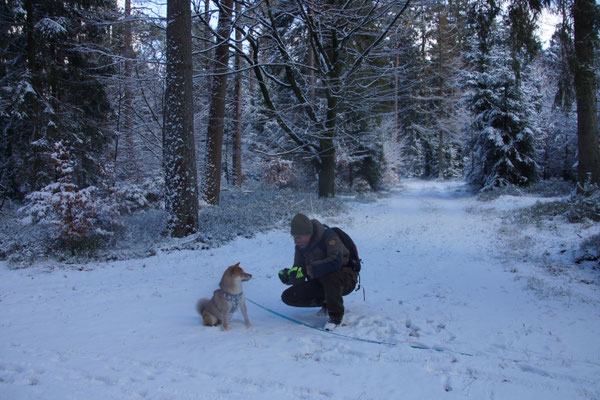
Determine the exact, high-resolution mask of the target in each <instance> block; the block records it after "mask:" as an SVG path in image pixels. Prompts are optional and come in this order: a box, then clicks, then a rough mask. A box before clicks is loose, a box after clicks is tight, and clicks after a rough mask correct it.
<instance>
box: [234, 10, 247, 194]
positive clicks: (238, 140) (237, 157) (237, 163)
mask: <svg viewBox="0 0 600 400" xmlns="http://www.w3.org/2000/svg"><path fill="white" fill-rule="evenodd" d="M235 12H236V15H238V16H239V15H241V14H242V3H241V2H237V3H236V5H235ZM235 40H236V43H237V45H238V46H240V47H241V41H242V32H240V31H239V30H237V31H236V32H235ZM241 69H242V57H241V55H240V54H239V53H237V54H236V56H235V70H236V76H235V132H234V137H233V160H232V161H233V174H234V180H233V182H234V184H235V185H236V186H241V185H242V182H243V180H244V179H243V176H242V130H243V126H242V100H243V94H242V75H243V74H242V72H241Z"/></svg>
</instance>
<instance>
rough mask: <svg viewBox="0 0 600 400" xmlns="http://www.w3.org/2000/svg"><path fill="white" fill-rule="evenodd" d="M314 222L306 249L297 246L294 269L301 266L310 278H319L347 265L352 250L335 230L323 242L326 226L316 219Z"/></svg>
mask: <svg viewBox="0 0 600 400" xmlns="http://www.w3.org/2000/svg"><path fill="white" fill-rule="evenodd" d="M312 224H313V234H312V237H311V239H310V242H309V243H308V246H306V248H304V249H301V248H300V247H298V246H296V250H295V253H294V266H293V268H292V269H294V268H296V267H298V268H301V269H302V271H303V272H304V275H306V276H308V277H309V279H318V278H320V277H322V276H324V275H327V274H328V273H330V272H334V271H339V270H340V269H342V267H344V266H347V265H348V260H349V257H350V252H349V251H348V249H347V248H346V247H345V246H344V244H343V243H342V241H341V240H340V239H339V237H338V236H337V235H336V234H335V232H333V231H329V232H328V233H327V237H326V238H325V241H324V243H321V242H322V239H323V235H324V234H325V227H324V226H323V224H321V223H320V222H319V221H317V220H316V219H313V220H312Z"/></svg>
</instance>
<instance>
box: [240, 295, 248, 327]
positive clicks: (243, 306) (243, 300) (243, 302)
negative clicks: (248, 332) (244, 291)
mask: <svg viewBox="0 0 600 400" xmlns="http://www.w3.org/2000/svg"><path fill="white" fill-rule="evenodd" d="M240 309H241V310H242V314H243V315H244V321H245V322H246V328H249V327H250V320H249V319H248V310H247V309H246V298H245V297H243V296H242V298H241V300H240Z"/></svg>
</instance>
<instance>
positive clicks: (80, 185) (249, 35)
mask: <svg viewBox="0 0 600 400" xmlns="http://www.w3.org/2000/svg"><path fill="white" fill-rule="evenodd" d="M163 10H164V11H165V12H166V18H165V17H164V16H163V15H161V14H162V13H163ZM542 12H547V13H551V14H552V15H554V16H555V18H556V20H557V21H558V22H557V24H556V26H554V27H553V29H554V33H553V35H552V37H551V39H550V40H549V42H548V43H546V44H545V45H544V46H542V43H541V41H540V38H539V32H540V29H544V30H547V29H549V27H548V26H543V22H541V15H542ZM0 18H1V20H0V60H1V63H0V93H2V95H1V99H0V128H1V129H0V142H1V146H0V151H1V152H0V193H1V200H0V202H1V204H2V206H1V208H0V212H1V213H2V215H1V218H0V223H1V224H2V235H0V236H1V239H0V240H1V241H2V249H1V251H0V257H2V258H5V259H6V258H7V259H9V260H10V261H13V262H15V263H17V264H19V263H28V262H31V261H33V260H35V259H37V258H39V257H41V256H43V257H46V256H51V257H56V256H58V257H63V258H64V257H68V256H69V254H70V256H81V255H85V256H88V255H92V254H98V252H99V251H101V250H102V249H107V248H112V249H114V248H117V247H119V243H121V244H123V243H127V247H128V248H129V250H130V252H129V253H127V256H131V255H132V253H131V251H132V250H131V248H132V243H135V242H137V243H139V245H140V246H139V248H140V249H146V250H147V249H148V248H149V247H151V246H150V245H147V244H148V243H151V242H155V241H156V240H157V237H160V235H163V234H167V235H169V236H172V237H188V238H189V235H194V236H192V237H191V238H189V239H187V240H185V241H182V242H177V243H178V244H177V246H211V245H213V244H215V243H219V242H220V241H222V240H227V239H228V238H230V237H232V236H236V235H249V234H252V232H253V230H257V229H258V230H260V229H261V228H263V227H269V226H272V225H276V224H282V223H283V221H288V220H289V217H290V215H289V213H291V212H292V211H293V209H294V205H296V204H298V203H300V202H310V203H311V204H312V207H313V208H315V209H321V210H327V212H336V211H337V212H339V210H340V208H341V205H340V202H339V196H338V197H337V198H336V194H337V195H339V194H340V193H342V194H345V193H348V192H353V193H362V195H363V196H368V195H367V194H368V193H378V192H381V191H382V190H384V189H386V188H388V187H391V186H393V185H396V184H397V183H398V182H399V180H400V179H401V178H404V177H419V178H427V179H429V178H431V179H433V178H435V179H466V180H467V182H469V183H470V184H472V187H473V189H474V190H476V191H480V192H481V193H490V192H494V191H498V190H525V189H520V188H531V187H532V186H534V187H535V185H534V184H537V183H539V182H542V183H546V185H544V187H548V186H551V187H554V188H555V189H556V190H564V188H565V187H567V188H569V189H568V190H572V191H573V195H572V197H571V198H569V200H568V202H567V203H568V204H567V203H562V204H554V205H553V207H552V208H551V209H548V210H547V211H546V212H547V213H548V215H556V214H560V213H566V214H568V215H569V216H570V218H572V219H576V220H581V219H582V218H589V219H591V220H595V221H597V220H599V219H600V201H599V200H598V197H599V194H598V184H599V183H600V156H599V154H600V147H599V145H598V136H599V132H598V122H597V121H598V113H599V111H598V105H597V97H598V84H597V82H598V76H599V74H598V71H599V69H598V65H599V63H598V60H599V52H598V37H597V33H598V27H599V26H600V23H599V21H600V8H599V6H598V4H597V3H596V2H595V1H593V0H592V1H590V0H574V1H537V0H530V1H529V2H522V1H494V0H485V1H471V0H447V1H443V0H428V1H410V0H407V1H401V2H398V1H392V0H384V1H339V0H328V1H307V0H279V1H271V0H259V1H241V0H240V1H233V0H222V1H214V2H209V1H200V0H197V1H196V0H193V1H191V2H190V1H189V0H187V1H184V0H168V1H167V2H166V4H159V3H155V2H151V1H139V2H134V3H133V4H132V2H131V0H125V1H124V2H123V3H120V4H117V3H116V2H115V1H113V0H85V1H84V0H76V1H60V0H40V1H33V0H5V1H3V2H2V3H1V4H0ZM548 182H550V184H549V185H548V184H547V183H548ZM537 187H539V185H538V186H537ZM317 195H318V197H319V198H321V199H322V200H319V201H317V200H316V197H317ZM313 197H314V198H315V201H314V203H313ZM223 225H227V226H229V227H230V229H229V230H228V231H227V233H226V234H222V232H223V229H220V228H219V226H223ZM127 239H129V240H127ZM133 247H134V250H133V251H134V252H135V250H136V249H137V247H135V246H133ZM140 251H142V250H140ZM112 254H113V255H114V253H112Z"/></svg>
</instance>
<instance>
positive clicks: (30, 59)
mask: <svg viewBox="0 0 600 400" xmlns="http://www.w3.org/2000/svg"><path fill="white" fill-rule="evenodd" d="M33 3H34V1H33V0H26V1H25V11H26V13H27V22H26V24H25V27H26V29H27V66H28V68H29V72H30V74H31V87H32V88H33V91H34V94H33V96H30V98H31V110H32V115H31V118H30V121H31V143H32V152H33V187H34V188H35V189H39V188H40V187H41V186H42V184H43V183H42V182H40V180H39V179H38V178H39V176H40V175H41V174H42V173H43V172H44V171H43V160H42V154H41V152H42V151H43V150H42V149H40V147H39V144H38V143H39V140H40V139H41V138H42V136H41V123H42V121H41V120H40V119H41V116H40V106H39V103H38V98H37V96H38V94H39V93H40V92H41V84H40V79H39V76H38V68H37V63H36V44H35V38H34V30H35V24H36V20H35V14H34V9H33Z"/></svg>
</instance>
